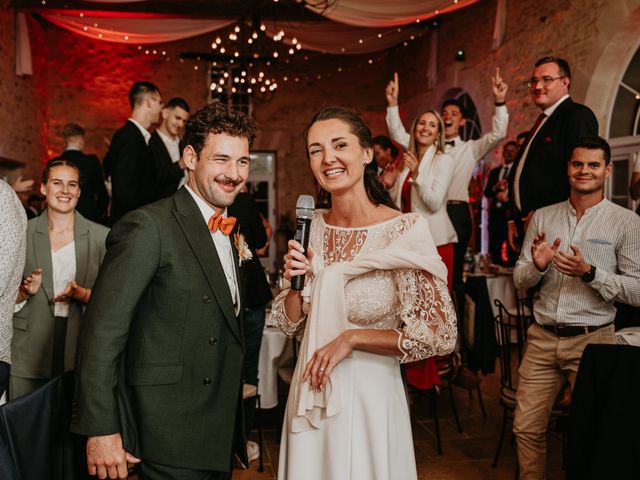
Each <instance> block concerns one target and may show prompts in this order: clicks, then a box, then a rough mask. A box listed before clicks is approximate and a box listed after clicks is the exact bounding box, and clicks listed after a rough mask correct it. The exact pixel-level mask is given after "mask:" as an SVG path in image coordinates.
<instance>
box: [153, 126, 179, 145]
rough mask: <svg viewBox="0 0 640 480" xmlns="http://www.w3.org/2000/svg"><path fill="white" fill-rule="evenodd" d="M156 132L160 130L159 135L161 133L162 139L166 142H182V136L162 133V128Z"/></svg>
mask: <svg viewBox="0 0 640 480" xmlns="http://www.w3.org/2000/svg"><path fill="white" fill-rule="evenodd" d="M156 132H158V135H160V138H161V139H162V140H164V141H165V142H168V143H180V138H179V137H175V138H174V137H170V136H169V135H165V134H164V133H162V131H160V129H157V130H156Z"/></svg>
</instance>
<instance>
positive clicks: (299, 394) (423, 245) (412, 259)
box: [290, 216, 447, 433]
mask: <svg viewBox="0 0 640 480" xmlns="http://www.w3.org/2000/svg"><path fill="white" fill-rule="evenodd" d="M416 217H417V218H416V221H415V223H414V224H413V225H412V226H411V227H410V228H409V230H408V231H406V232H405V233H403V234H402V235H400V236H399V237H398V238H397V239H395V240H394V241H393V242H392V243H391V244H389V245H388V246H387V247H385V248H383V249H381V250H378V251H376V252H372V253H369V254H363V255H361V256H358V257H356V258H354V259H353V260H352V261H348V262H337V263H334V264H332V265H329V266H326V267H325V266H324V264H323V261H322V255H321V254H317V255H316V256H315V257H314V258H313V262H312V269H313V274H314V280H313V284H312V287H311V305H310V311H309V316H308V318H307V324H306V329H305V333H304V337H303V339H302V344H301V346H300V352H299V356H298V364H297V365H296V369H295V372H294V382H293V385H295V390H294V392H293V405H292V407H293V411H292V414H293V420H292V422H291V425H290V428H291V432H293V433H295V432H302V431H306V430H311V429H313V428H322V420H323V418H326V417H332V416H334V415H336V414H338V413H339V412H340V411H341V410H342V408H344V407H345V406H346V405H345V401H346V399H347V398H348V397H349V395H348V392H349V389H350V388H351V387H350V385H349V379H350V378H351V368H352V365H351V360H352V359H351V358H345V359H344V360H343V361H342V362H340V364H338V365H337V366H336V367H335V369H334V370H333V372H332V373H331V377H330V378H329V381H328V382H327V385H326V387H325V389H324V390H323V391H322V392H314V391H312V390H311V389H310V388H309V387H310V385H309V383H308V382H303V381H302V374H303V373H304V370H305V368H306V365H307V363H308V362H309V360H310V359H311V357H312V356H313V354H314V353H315V351H316V350H317V349H318V348H321V347H323V346H324V345H326V344H327V343H329V342H330V341H332V340H333V339H335V338H336V337H337V336H338V335H340V334H341V333H342V332H344V331H345V330H347V329H349V328H351V327H350V325H349V322H348V319H347V309H346V301H345V286H346V284H347V282H349V281H350V280H351V279H353V278H354V277H357V276H358V275H362V274H364V273H367V272H370V271H373V270H396V269H417V270H425V271H427V272H429V273H431V274H432V275H434V276H435V277H438V278H440V279H442V280H443V281H445V282H446V281H447V268H446V267H445V265H444V263H443V262H442V260H441V258H440V256H439V255H438V252H437V250H436V246H435V243H434V241H433V238H432V236H431V232H430V230H429V224H428V221H427V220H426V219H424V218H423V217H420V216H416ZM319 253H320V252H319ZM290 407H291V406H290Z"/></svg>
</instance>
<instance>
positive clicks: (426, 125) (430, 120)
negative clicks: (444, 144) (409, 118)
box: [413, 112, 440, 148]
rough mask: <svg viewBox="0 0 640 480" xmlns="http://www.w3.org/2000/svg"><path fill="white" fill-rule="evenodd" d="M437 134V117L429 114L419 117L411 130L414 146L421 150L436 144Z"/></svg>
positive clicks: (438, 130) (438, 127)
mask: <svg viewBox="0 0 640 480" xmlns="http://www.w3.org/2000/svg"><path fill="white" fill-rule="evenodd" d="M439 134H440V126H439V122H438V117H436V116H435V115H434V114H433V113H431V112H427V113H423V114H422V115H420V117H419V118H418V121H417V122H416V126H415V128H414V129H413V135H414V137H415V141H416V145H417V146H418V147H422V148H427V147H430V146H431V145H433V144H434V143H435V142H436V139H437V138H438V136H439Z"/></svg>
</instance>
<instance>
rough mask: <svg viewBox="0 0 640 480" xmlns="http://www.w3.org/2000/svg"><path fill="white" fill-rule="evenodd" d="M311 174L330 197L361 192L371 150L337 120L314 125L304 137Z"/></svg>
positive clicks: (345, 124)
mask: <svg viewBox="0 0 640 480" xmlns="http://www.w3.org/2000/svg"><path fill="white" fill-rule="evenodd" d="M307 149H308V154H309V163H310V166H311V171H312V172H313V174H314V175H315V177H316V180H317V181H318V183H319V184H320V186H321V187H322V188H324V189H325V190H326V191H327V192H329V193H331V194H332V195H333V194H340V193H345V192H348V191H352V190H360V189H361V190H362V192H363V193H364V191H365V189H364V180H363V178H364V169H365V166H366V165H367V164H369V163H371V160H372V159H373V150H372V149H371V148H363V147H362V145H360V142H359V140H358V137H356V136H355V135H354V134H353V133H352V132H351V130H350V128H349V125H348V124H347V123H345V122H343V121H342V120H339V119H329V120H320V121H318V122H316V123H314V124H313V125H312V126H311V128H310V129H309V133H308V135H307Z"/></svg>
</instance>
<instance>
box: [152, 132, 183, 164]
mask: <svg viewBox="0 0 640 480" xmlns="http://www.w3.org/2000/svg"><path fill="white" fill-rule="evenodd" d="M156 132H158V136H159V137H160V140H162V143H164V146H165V147H166V148H167V152H169V157H170V158H171V161H172V162H173V163H176V162H177V161H178V160H180V139H179V138H178V137H176V138H171V137H170V136H169V135H165V134H164V133H162V131H161V130H160V129H158V130H156Z"/></svg>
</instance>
